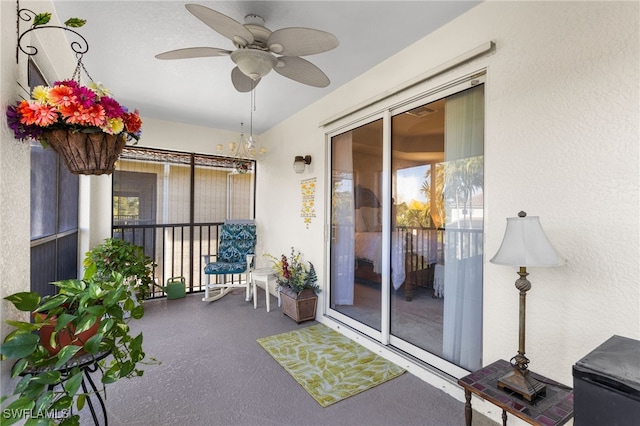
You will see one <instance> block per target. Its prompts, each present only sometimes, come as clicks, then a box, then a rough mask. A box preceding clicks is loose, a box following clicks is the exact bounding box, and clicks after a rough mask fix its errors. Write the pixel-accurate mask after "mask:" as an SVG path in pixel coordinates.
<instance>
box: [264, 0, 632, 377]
mask: <svg viewBox="0 0 640 426" xmlns="http://www.w3.org/2000/svg"><path fill="white" fill-rule="evenodd" d="M638 12H639V4H638V3H630V2H620V3H617V2H584V3H583V2H580V3H578V2H567V3H562V2H489V3H484V4H481V5H479V6H477V7H476V8H474V9H472V10H471V11H470V12H468V13H467V14H465V15H464V16H462V17H460V18H459V19H456V20H455V21H453V22H451V23H450V24H449V25H447V26H445V27H443V28H441V29H440V30H439V31H437V32H436V33H434V34H432V35H431V36H429V37H426V38H425V39H423V40H421V41H419V42H418V43H416V44H415V45H413V46H411V47H410V48H408V49H406V50H404V51H402V52H400V53H398V54H397V55H396V56H394V57H393V58H391V59H389V60H387V61H385V62H384V63H382V64H380V65H379V66H377V67H375V68H374V69H372V70H371V71H369V72H367V73H366V74H364V75H362V76H361V77H359V78H357V79H356V80H354V81H352V82H350V83H348V84H346V85H345V86H343V87H340V88H339V89H338V90H336V91H335V92H333V93H331V94H330V95H328V96H327V97H325V98H324V99H322V100H321V101H319V102H318V103H316V104H314V105H313V106H311V107H309V108H307V109H306V110H303V111H301V112H300V113H298V114H297V115H295V116H293V117H291V118H290V119H288V120H287V121H285V122H283V123H282V124H281V125H279V126H277V127H275V128H273V129H271V130H269V131H268V132H266V133H265V134H263V135H262V140H263V142H264V143H266V144H268V145H269V148H270V156H269V157H268V158H267V159H265V161H264V162H263V163H261V164H260V165H259V170H261V171H262V170H263V169H264V170H265V172H264V173H261V174H260V179H259V182H258V215H257V216H258V218H259V220H260V222H262V223H265V224H268V233H266V234H265V235H264V238H265V240H266V242H265V249H266V250H267V251H269V252H272V253H273V252H275V253H279V252H281V251H282V250H284V249H286V248H287V247H288V246H290V245H295V246H296V247H298V248H300V249H301V250H302V251H303V252H304V253H305V255H306V256H307V257H308V258H309V259H310V260H312V261H314V262H316V263H318V264H319V263H320V260H321V259H323V258H324V248H323V246H322V245H320V244H318V242H319V241H321V240H323V239H324V237H325V226H324V223H325V222H326V218H325V217H324V215H323V212H322V211H321V207H319V209H318V217H317V218H316V219H315V220H314V221H313V222H312V225H311V226H310V228H309V229H305V228H304V226H303V223H302V219H301V218H300V217H299V203H300V195H299V180H300V178H306V177H313V176H315V177H318V198H317V200H316V201H317V204H318V206H323V205H324V204H325V203H326V194H325V192H326V186H325V178H326V166H325V164H324V162H325V157H324V152H325V138H324V130H325V129H323V128H320V127H319V126H318V124H319V123H320V122H321V121H323V120H325V119H327V118H329V117H332V116H333V115H335V114H338V113H339V112H340V111H343V110H345V109H346V108H348V107H350V106H352V105H355V104H358V103H359V102H361V101H364V100H366V99H369V98H371V97H373V96H375V95H378V94H379V93H381V92H383V91H385V90H387V89H390V88H392V87H394V86H396V85H398V84H400V83H402V82H404V81H407V80H409V79H411V78H413V77H415V76H417V75H419V74H421V73H423V72H424V71H426V70H428V69H431V68H434V67H435V66H437V65H439V64H441V63H443V62H446V61H448V60H450V59H452V58H453V57H455V56H457V55H459V54H461V53H464V52H466V51H469V50H471V49H472V48H474V47H476V46H478V45H479V44H481V43H483V42H486V41H494V42H495V43H496V49H495V52H494V53H492V54H489V55H487V56H485V57H483V58H480V59H477V60H475V61H473V62H472V63H471V64H468V65H465V66H463V67H460V68H459V69H454V70H452V71H450V72H447V73H446V74H445V75H443V76H438V77H436V78H434V79H432V80H431V81H428V82H426V83H424V84H422V85H421V89H424V90H428V89H429V88H432V87H436V86H437V85H438V84H441V83H444V82H446V81H447V80H451V79H453V78H455V77H458V76H461V75H464V74H465V73H467V72H470V71H472V70H473V69H482V68H486V70H487V81H486V87H485V97H486V105H485V108H486V110H485V112H486V121H485V129H486V135H485V179H486V180H485V203H486V204H485V219H486V220H485V247H486V253H487V254H488V255H487V258H486V259H485V276H484V301H485V309H484V336H483V337H484V351H483V357H484V362H485V363H490V362H492V361H494V360H496V359H499V358H507V359H508V358H509V357H511V356H513V355H514V354H515V352H516V350H517V344H518V292H517V290H516V289H515V287H514V282H515V279H516V278H517V274H516V271H515V269H511V268H506V267H502V266H496V265H493V264H491V263H489V262H488V259H489V258H490V257H491V256H492V255H493V254H494V253H495V252H496V251H497V249H498V247H499V245H500V242H501V240H502V236H503V233H504V228H505V225H506V221H505V219H506V218H507V217H510V216H515V215H516V214H517V212H518V211H520V210H525V211H527V212H528V213H529V215H537V216H540V218H541V223H542V225H543V227H544V229H545V230H546V233H547V235H548V236H549V238H550V239H551V241H552V242H553V243H554V245H555V246H556V248H557V249H558V250H559V252H560V253H562V254H563V255H564V256H565V257H566V258H568V260H569V263H568V265H567V266H564V267H560V268H552V269H540V268H530V270H529V272H530V276H529V278H530V280H531V282H532V285H533V289H532V290H531V291H530V292H529V295H528V301H527V303H528V305H527V347H526V349H527V355H529V357H530V358H531V360H532V364H531V368H532V369H533V370H535V371H537V372H540V373H542V374H545V375H548V376H550V377H553V378H554V379H556V380H559V381H561V382H563V383H566V384H568V385H571V384H572V376H571V366H572V365H573V363H575V362H576V361H577V360H579V359H580V358H582V357H583V356H584V355H586V354H587V353H588V352H589V351H591V350H592V349H593V348H595V347H596V346H598V345H599V344H601V343H602V342H603V341H604V340H606V339H607V338H609V337H610V336H612V335H614V334H619V335H623V336H627V337H631V338H636V339H638V338H640V298H639V296H640V289H639V286H638V284H637V280H636V278H635V277H636V276H637V275H638V272H640V271H639V269H640V267H639V258H638V253H639V252H640V242H639V230H640V227H639V221H638V216H637V210H638V207H639V196H638V195H639V178H640V173H639V143H638V142H639V141H638V139H639V138H638V136H639V135H638V130H639V120H638V117H639V115H638V112H639V110H638V108H639V105H640V102H639V101H640V96H639V94H640V90H639V87H638V81H640V69H639V66H640V62H639V60H638V59H639V53H638V52H639V51H640V50H639V40H638V32H637V29H638V28H639V14H638ZM415 91H416V90H413V92H415ZM329 127H330V126H329ZM300 154H312V155H313V157H314V162H313V164H312V166H311V167H310V169H309V170H308V171H307V172H305V174H304V175H296V174H294V173H293V171H291V164H290V163H291V162H292V161H293V156H294V155H300ZM325 275H326V273H325V274H323V276H325Z"/></svg>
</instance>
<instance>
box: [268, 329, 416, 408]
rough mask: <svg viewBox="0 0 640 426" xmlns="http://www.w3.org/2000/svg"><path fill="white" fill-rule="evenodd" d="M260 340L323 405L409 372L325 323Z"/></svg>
mask: <svg viewBox="0 0 640 426" xmlns="http://www.w3.org/2000/svg"><path fill="white" fill-rule="evenodd" d="M258 343H259V344H260V345H261V346H262V347H263V348H264V349H265V350H266V351H267V352H268V353H269V354H270V355H271V356H272V357H273V358H274V359H275V360H276V361H277V362H278V363H279V364H280V365H281V366H282V367H284V369H285V370H287V372H289V374H291V376H292V377H293V378H294V379H295V380H296V381H297V382H298V383H300V384H301V385H302V387H303V388H304V389H305V390H306V391H307V392H309V394H310V395H311V396H312V397H313V398H314V399H315V400H316V401H318V403H319V404H320V405H322V406H323V407H327V406H329V405H331V404H333V403H335V402H338V401H340V400H342V399H345V398H348V397H350V396H353V395H355V394H358V393H360V392H363V391H365V390H367V389H370V388H372V387H374V386H377V385H379V384H381V383H384V382H386V381H388V380H391V379H393V378H394V377H397V376H399V375H401V374H402V373H404V372H405V370H404V369H402V368H400V367H398V366H397V365H395V364H393V363H391V362H389V361H387V360H386V359H384V358H382V357H381V356H378V355H376V354H374V353H373V352H371V351H370V350H368V349H367V348H365V347H364V346H362V345H360V344H358V343H356V342H354V341H353V340H351V339H349V338H348V337H345V336H343V335H342V334H340V333H338V332H337V331H335V330H332V329H331V328H329V327H327V326H326V325H324V324H317V325H313V326H310V327H305V328H300V329H298V330H294V331H289V332H287V333H282V334H276V335H275V336H270V337H262V338H260V339H258Z"/></svg>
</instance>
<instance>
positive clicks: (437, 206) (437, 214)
mask: <svg viewBox="0 0 640 426" xmlns="http://www.w3.org/2000/svg"><path fill="white" fill-rule="evenodd" d="M434 167H435V173H432V171H433V170H434ZM434 180H435V187H434V188H433V191H432V187H431V182H433V181H434ZM443 189H444V163H438V164H435V166H434V165H432V166H431V167H430V168H429V169H427V172H426V173H425V175H424V182H423V183H422V187H421V188H420V190H421V191H422V192H423V193H424V195H425V196H426V197H427V203H426V210H425V213H426V214H427V215H429V217H430V218H431V220H432V221H433V224H434V226H435V227H436V229H438V228H441V227H442V225H444V223H445V208H444V196H443ZM432 194H433V197H432Z"/></svg>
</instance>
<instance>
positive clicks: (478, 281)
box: [443, 86, 484, 371]
mask: <svg viewBox="0 0 640 426" xmlns="http://www.w3.org/2000/svg"><path fill="white" fill-rule="evenodd" d="M483 87H484V86H477V87H475V88H473V89H469V90H467V91H465V92H461V93H458V94H456V95H454V96H451V97H449V98H447V101H446V106H445V108H446V109H445V111H446V112H445V199H446V224H445V266H444V297H445V300H444V318H443V321H444V324H443V355H444V358H445V359H447V360H449V361H451V362H453V363H455V364H458V365H460V366H461V367H464V368H466V369H469V370H471V371H473V370H476V369H478V368H480V367H481V366H482V267H483V256H482V218H481V217H480V218H479V219H478V218H477V217H476V218H474V217H473V211H474V209H473V207H474V206H473V204H472V200H471V199H472V197H473V195H477V194H479V193H480V194H481V193H482V188H483V183H482V176H483V174H484V173H483V169H482V168H483V152H484V90H483ZM476 215H478V212H476Z"/></svg>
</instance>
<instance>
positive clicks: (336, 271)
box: [331, 132, 355, 305]
mask: <svg viewBox="0 0 640 426" xmlns="http://www.w3.org/2000/svg"><path fill="white" fill-rule="evenodd" d="M332 150H333V164H332V168H333V170H332V184H333V189H332V211H331V213H332V218H331V299H332V301H333V304H334V305H353V290H354V270H355V256H354V232H355V210H354V207H355V203H354V196H353V195H354V186H353V147H352V134H351V132H347V133H343V134H341V135H338V136H335V137H334V138H333V141H332Z"/></svg>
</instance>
